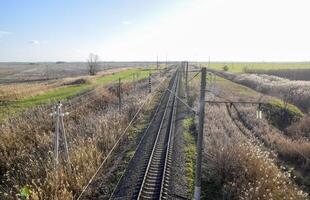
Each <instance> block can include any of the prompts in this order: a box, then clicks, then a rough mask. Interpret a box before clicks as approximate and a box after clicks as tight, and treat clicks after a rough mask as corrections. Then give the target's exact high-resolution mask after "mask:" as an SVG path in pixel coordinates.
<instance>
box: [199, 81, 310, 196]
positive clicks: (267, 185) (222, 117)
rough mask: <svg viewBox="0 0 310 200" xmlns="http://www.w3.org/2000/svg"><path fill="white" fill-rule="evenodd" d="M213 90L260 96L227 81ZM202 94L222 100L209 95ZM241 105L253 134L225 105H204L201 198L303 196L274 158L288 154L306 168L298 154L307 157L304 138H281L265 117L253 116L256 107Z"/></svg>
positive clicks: (243, 97) (230, 95) (230, 94)
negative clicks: (263, 118) (259, 118)
mask: <svg viewBox="0 0 310 200" xmlns="http://www.w3.org/2000/svg"><path fill="white" fill-rule="evenodd" d="M198 89H199V87H196V90H198ZM215 89H216V90H217V91H218V92H217V93H216V94H217V95H218V94H219V95H220V96H221V97H223V98H224V99H233V100H248V101H251V100H253V97H254V99H256V98H257V97H259V96H260V95H259V94H253V92H247V90H243V87H240V86H238V85H237V84H231V82H229V81H220V82H218V84H217V85H216V87H215ZM216 90H215V91H216ZM254 93H255V92H254ZM206 98H207V99H209V100H211V99H215V100H216V99H218V100H219V99H221V98H218V97H216V96H214V95H212V94H210V93H208V94H207V97H206ZM240 107H242V108H240ZM240 107H238V108H239V110H241V114H243V115H244V116H245V119H246V121H247V122H249V123H250V124H251V127H253V128H254V130H252V131H253V132H251V131H250V130H248V129H247V128H245V126H244V124H243V123H242V122H241V120H240V119H239V118H238V116H237V114H236V112H233V109H231V110H232V116H230V115H229V113H228V112H227V108H226V107H225V105H222V106H217V105H214V106H212V105H210V104H207V105H206V119H205V120H206V123H205V132H204V134H205V135H204V154H203V155H204V157H203V178H202V181H203V188H202V189H203V195H204V196H203V197H205V198H209V199H266V200H267V199H308V195H307V193H305V192H304V191H303V190H302V189H301V187H299V186H297V184H296V180H295V179H294V177H293V176H294V175H292V174H294V172H295V171H294V170H293V171H292V169H290V168H287V167H283V166H282V165H281V164H280V163H281V162H279V158H282V156H284V157H286V158H288V156H292V160H293V159H294V162H295V160H297V159H301V160H300V161H298V160H297V161H296V162H295V164H296V165H300V164H303V166H304V167H306V165H305V164H306V162H305V161H306V160H305V159H304V158H302V154H308V155H309V152H308V151H309V147H310V146H309V143H308V141H306V140H294V139H293V138H289V137H286V136H284V135H283V134H281V133H279V132H278V131H277V130H275V129H274V128H272V127H271V126H270V125H269V124H268V122H267V121H266V120H261V121H258V120H256V118H255V117H256V107H253V106H251V107H247V106H240ZM196 109H197V101H196ZM231 117H232V118H231ZM233 119H234V120H233ZM296 148H297V150H296ZM298 151H301V152H302V154H300V153H298ZM280 152H281V154H280Z"/></svg>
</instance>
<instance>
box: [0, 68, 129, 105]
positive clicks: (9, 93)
mask: <svg viewBox="0 0 310 200" xmlns="http://www.w3.org/2000/svg"><path fill="white" fill-rule="evenodd" d="M127 69H128V68H118V69H109V70H106V71H102V72H99V73H98V74H97V75H96V76H79V77H75V78H63V79H59V80H52V81H45V82H40V83H15V84H14V83H12V84H7V85H0V101H14V100H19V99H23V98H26V97H33V96H36V95H39V94H43V93H46V92H48V91H51V90H54V89H57V88H60V87H66V86H69V85H79V84H91V83H93V82H94V81H95V79H97V78H100V77H103V76H107V75H111V74H113V73H116V72H120V71H124V70H127Z"/></svg>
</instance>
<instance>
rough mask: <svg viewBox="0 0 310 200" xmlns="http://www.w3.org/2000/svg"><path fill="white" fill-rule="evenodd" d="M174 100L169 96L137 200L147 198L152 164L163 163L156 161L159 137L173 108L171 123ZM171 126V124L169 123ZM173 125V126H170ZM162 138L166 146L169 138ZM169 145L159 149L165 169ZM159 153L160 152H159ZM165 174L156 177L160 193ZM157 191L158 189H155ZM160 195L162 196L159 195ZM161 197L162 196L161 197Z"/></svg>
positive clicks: (174, 85) (172, 96)
mask: <svg viewBox="0 0 310 200" xmlns="http://www.w3.org/2000/svg"><path fill="white" fill-rule="evenodd" d="M178 75H179V74H178V72H176V77H175V80H174V83H173V86H172V88H173V90H175V89H176V88H177V83H178V80H179V79H178ZM174 100H175V98H174V95H173V94H171V93H170V95H169V99H168V101H167V105H166V107H165V111H164V115H163V117H162V120H161V123H160V126H159V130H158V132H157V136H156V139H155V142H154V145H153V148H152V152H151V155H150V156H149V159H148V165H147V168H146V170H145V173H144V177H143V181H142V184H141V186H140V190H139V194H138V197H137V199H144V198H146V197H145V196H144V192H145V187H146V181H147V179H148V178H149V177H150V175H149V173H150V172H151V170H150V169H151V167H152V162H153V161H154V160H155V161H154V162H155V163H157V164H158V165H160V164H161V163H160V162H161V161H159V162H156V160H157V159H155V156H154V155H155V151H156V150H157V147H160V144H159V137H160V136H161V133H162V130H163V126H164V123H165V119H166V116H167V113H168V112H169V111H168V110H169V108H171V111H170V116H168V117H169V121H171V117H172V113H173V109H174V106H169V105H170V104H171V103H172V105H173V104H174ZM168 124H169V123H168ZM170 125H171V124H170ZM167 128H169V129H168V130H169V135H170V132H171V131H170V129H171V127H167ZM168 130H166V134H167V132H168ZM162 134H165V133H162ZM162 137H164V138H163V139H164V141H163V142H164V144H165V140H166V139H165V137H167V136H166V135H163V136H162ZM168 146H169V145H164V147H163V148H164V149H162V148H160V149H159V152H160V151H161V150H164V151H165V152H164V153H165V160H164V161H163V162H164V167H165V162H166V157H167V156H166V155H167V153H168V152H169V151H168V148H167V147H168ZM157 152H158V151H157ZM161 157H162V156H159V160H161ZM157 170H160V169H157ZM163 172H164V170H163V171H162V172H161V171H159V172H158V174H161V177H156V178H159V179H160V180H161V182H160V188H159V193H161V192H162V183H163V182H162V180H163V179H164V174H163ZM154 187H156V183H155V184H154ZM155 189H156V188H155ZM159 195H160V194H159ZM160 196H161V195H160ZM156 199H158V197H157V198H156Z"/></svg>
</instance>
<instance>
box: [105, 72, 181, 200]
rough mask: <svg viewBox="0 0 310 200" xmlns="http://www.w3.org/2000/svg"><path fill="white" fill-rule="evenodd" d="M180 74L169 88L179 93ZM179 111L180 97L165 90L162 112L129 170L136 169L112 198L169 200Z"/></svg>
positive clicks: (159, 111)
mask: <svg viewBox="0 0 310 200" xmlns="http://www.w3.org/2000/svg"><path fill="white" fill-rule="evenodd" d="M180 73H181V72H180V71H179V70H177V71H176V73H175V75H174V76H173V78H172V80H171V82H170V86H169V89H170V90H171V91H173V92H174V93H176V94H178V91H179V82H180ZM176 110H177V99H176V97H175V96H174V95H173V94H172V93H170V92H168V91H165V92H164V94H163V97H162V100H161V104H160V105H159V109H157V112H156V113H155V114H154V118H153V119H152V121H151V122H150V125H149V127H148V128H147V130H146V133H145V137H143V138H142V139H141V141H140V144H139V146H140V145H141V147H139V146H138V149H137V151H136V153H135V156H134V158H133V160H132V161H131V162H130V163H129V168H132V167H133V168H134V169H131V170H130V169H127V170H126V172H125V175H124V177H122V179H123V180H122V179H121V181H120V182H119V185H118V186H117V189H116V190H115V194H113V195H112V197H111V198H110V199H141V200H144V199H168V187H169V180H170V166H171V161H172V160H171V159H172V149H173V148H172V147H173V137H174V124H175V119H176ZM148 133H149V134H148ZM130 165H131V166H132V167H130ZM126 174H127V175H126ZM133 174H135V175H133ZM126 176H127V177H126ZM122 182H123V183H122ZM124 185H125V186H124Z"/></svg>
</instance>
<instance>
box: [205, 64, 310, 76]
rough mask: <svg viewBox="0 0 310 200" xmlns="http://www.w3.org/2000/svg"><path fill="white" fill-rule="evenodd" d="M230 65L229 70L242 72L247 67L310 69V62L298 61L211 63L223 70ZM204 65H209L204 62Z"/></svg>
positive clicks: (256, 68) (259, 68)
mask: <svg viewBox="0 0 310 200" xmlns="http://www.w3.org/2000/svg"><path fill="white" fill-rule="evenodd" d="M225 65H226V66H228V71H229V72H234V73H240V72H243V71H244V69H245V68H247V69H252V70H271V69H273V70H277V69H310V62H296V63H293V62H291V63H271V62H270V63H267V62H261V63H250V62H213V63H210V68H212V69H215V70H223V67H224V66H225ZM203 66H208V64H206V63H204V64H203Z"/></svg>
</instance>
